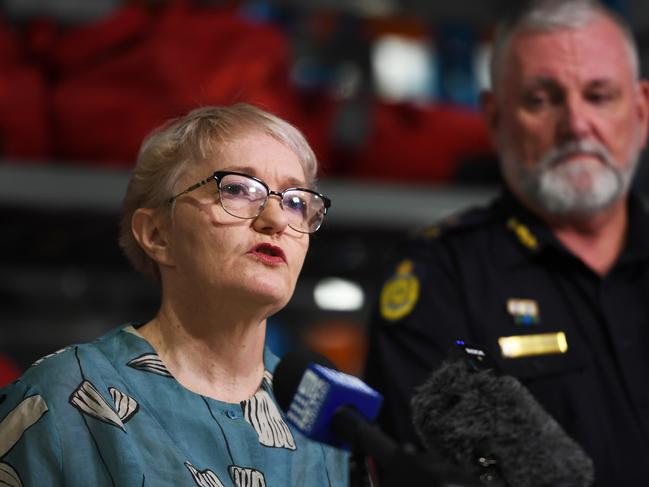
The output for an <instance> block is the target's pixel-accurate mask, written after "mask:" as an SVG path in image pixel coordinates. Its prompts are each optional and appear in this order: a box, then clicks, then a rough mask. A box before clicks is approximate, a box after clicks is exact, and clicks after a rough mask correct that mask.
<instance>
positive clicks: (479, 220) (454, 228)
mask: <svg viewBox="0 0 649 487" xmlns="http://www.w3.org/2000/svg"><path fill="white" fill-rule="evenodd" d="M492 218H493V211H491V209H490V207H475V208H470V209H468V210H465V211H462V212H460V213H456V214H452V215H450V216H447V217H446V218H444V219H442V220H440V221H439V222H437V223H434V224H432V225H429V226H426V227H423V228H419V229H416V230H415V231H414V232H412V233H411V235H410V238H411V239H414V240H432V239H436V238H439V237H441V236H443V235H447V234H451V233H455V232H459V231H463V230H468V229H471V228H474V227H477V226H481V225H484V224H485V223H488V222H489V221H490V220H491V219H492Z"/></svg>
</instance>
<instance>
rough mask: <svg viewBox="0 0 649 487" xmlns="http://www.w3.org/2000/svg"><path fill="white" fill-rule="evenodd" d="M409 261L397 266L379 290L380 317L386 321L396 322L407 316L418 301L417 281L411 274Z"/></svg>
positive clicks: (410, 262)
mask: <svg viewBox="0 0 649 487" xmlns="http://www.w3.org/2000/svg"><path fill="white" fill-rule="evenodd" d="M412 271H413V263H412V261H411V260H404V261H402V262H400V263H399V264H398V265H397V269H396V273H395V275H394V276H392V277H391V278H390V279H389V280H388V281H387V282H386V283H385V284H384V285H383V289H382V290H381V297H380V306H381V316H383V318H384V319H386V320H388V321H397V320H399V319H401V318H403V317H404V316H406V315H408V314H409V313H410V312H411V311H412V310H413V308H414V307H415V304H417V301H418V300H419V279H417V276H415V275H414V274H413V273H412Z"/></svg>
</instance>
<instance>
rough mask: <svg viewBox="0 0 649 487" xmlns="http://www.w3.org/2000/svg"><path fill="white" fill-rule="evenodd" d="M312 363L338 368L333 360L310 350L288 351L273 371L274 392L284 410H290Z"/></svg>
mask: <svg viewBox="0 0 649 487" xmlns="http://www.w3.org/2000/svg"><path fill="white" fill-rule="evenodd" d="M311 364H318V365H323V366H324V367H328V368H330V369H334V370H335V369H336V366H335V365H334V364H333V363H332V362H331V360H329V359H328V358H326V357H324V356H322V355H320V354H318V353H315V352H311V351H309V350H296V351H292V352H288V353H287V354H286V355H284V356H283V357H282V359H281V360H280V361H279V363H278V364H277V367H276V368H275V372H274V373H273V392H274V394H275V399H277V403H278V404H279V407H280V408H282V411H288V408H289V407H290V405H291V402H292V401H293V398H294V397H295V393H296V392H297V388H298V386H299V385H300V381H301V380H302V376H303V375H304V372H305V371H306V369H307V367H309V365H311Z"/></svg>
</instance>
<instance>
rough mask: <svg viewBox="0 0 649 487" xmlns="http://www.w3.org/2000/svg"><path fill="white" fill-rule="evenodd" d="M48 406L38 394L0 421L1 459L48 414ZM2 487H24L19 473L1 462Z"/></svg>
mask: <svg viewBox="0 0 649 487" xmlns="http://www.w3.org/2000/svg"><path fill="white" fill-rule="evenodd" d="M47 410H48V408H47V404H46V403H45V400H44V399H43V397H42V396H40V395H38V394H36V395H34V396H29V397H26V398H25V399H23V400H22V401H20V403H19V404H18V405H17V406H16V407H15V408H13V409H12V410H11V411H10V412H9V414H7V415H6V416H5V417H4V418H3V419H2V421H0V458H2V457H4V456H5V455H6V454H7V452H9V450H11V449H12V448H13V447H14V445H15V444H16V443H18V441H19V440H20V438H21V437H22V436H23V434H24V433H25V431H27V429H29V428H30V427H31V426H32V425H33V424H35V423H36V422H37V421H38V420H40V419H41V417H42V416H43V415H44V414H45V413H46V412H47ZM0 485H3V486H9V487H23V483H22V481H21V480H20V476H19V475H18V472H16V470H15V469H14V468H13V467H12V466H11V465H9V464H8V463H5V462H0Z"/></svg>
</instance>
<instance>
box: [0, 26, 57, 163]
mask: <svg viewBox="0 0 649 487" xmlns="http://www.w3.org/2000/svg"><path fill="white" fill-rule="evenodd" d="M48 95H49V94H48V88H47V84H46V80H45V77H44V74H43V71H42V69H41V68H40V66H39V65H38V64H36V63H34V62H33V61H32V60H31V58H30V57H29V55H28V53H27V52H26V50H25V49H24V45H23V42H22V38H21V37H20V36H19V35H18V34H17V33H16V32H14V31H12V30H10V29H9V27H8V26H7V25H6V24H5V23H4V22H3V21H2V19H0V154H2V156H3V157H5V158H9V159H17V160H21V159H26V160H31V159H39V160H40V159H48V158H49V157H50V156H51V139H50V136H51V130H50V129H51V127H50V126H49V120H48V117H47V103H48Z"/></svg>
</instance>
